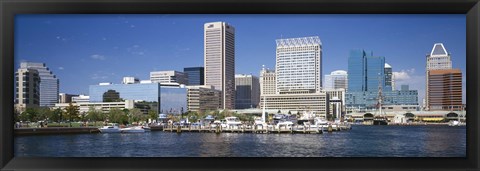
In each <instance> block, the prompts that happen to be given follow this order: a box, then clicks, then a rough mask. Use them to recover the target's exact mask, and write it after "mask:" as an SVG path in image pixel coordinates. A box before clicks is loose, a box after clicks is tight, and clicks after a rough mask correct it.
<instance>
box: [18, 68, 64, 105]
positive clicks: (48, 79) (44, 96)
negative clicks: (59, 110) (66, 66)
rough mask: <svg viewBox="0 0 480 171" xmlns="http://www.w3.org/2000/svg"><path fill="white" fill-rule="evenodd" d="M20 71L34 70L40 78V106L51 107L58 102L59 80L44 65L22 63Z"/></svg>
mask: <svg viewBox="0 0 480 171" xmlns="http://www.w3.org/2000/svg"><path fill="white" fill-rule="evenodd" d="M20 68H22V69H35V70H37V71H38V75H39V76H40V106H42V107H43V106H48V107H53V106H55V103H57V102H58V94H59V84H60V82H59V80H58V78H57V76H55V75H54V74H53V73H52V71H50V69H49V68H48V67H47V66H46V65H45V63H35V62H22V63H20Z"/></svg>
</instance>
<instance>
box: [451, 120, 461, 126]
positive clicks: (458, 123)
mask: <svg viewBox="0 0 480 171" xmlns="http://www.w3.org/2000/svg"><path fill="white" fill-rule="evenodd" d="M448 126H460V122H459V121H450V122H448Z"/></svg>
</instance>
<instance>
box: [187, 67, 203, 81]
mask: <svg viewBox="0 0 480 171" xmlns="http://www.w3.org/2000/svg"><path fill="white" fill-rule="evenodd" d="M204 72H205V70H204V68H203V67H188V68H184V69H183V73H185V75H187V79H188V81H187V85H204V84H205V81H204V77H205V75H204Z"/></svg>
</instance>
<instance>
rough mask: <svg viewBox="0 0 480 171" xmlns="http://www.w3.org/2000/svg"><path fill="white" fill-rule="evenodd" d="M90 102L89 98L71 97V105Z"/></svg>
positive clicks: (81, 95) (81, 96) (82, 96)
mask: <svg viewBox="0 0 480 171" xmlns="http://www.w3.org/2000/svg"><path fill="white" fill-rule="evenodd" d="M87 102H90V96H86V95H83V94H80V95H78V96H73V97H72V103H87Z"/></svg>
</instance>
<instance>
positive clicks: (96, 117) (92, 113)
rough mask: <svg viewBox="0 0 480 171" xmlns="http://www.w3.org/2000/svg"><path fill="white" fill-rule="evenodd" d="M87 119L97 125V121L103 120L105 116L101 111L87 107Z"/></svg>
mask: <svg viewBox="0 0 480 171" xmlns="http://www.w3.org/2000/svg"><path fill="white" fill-rule="evenodd" d="M87 119H88V120H90V121H93V122H94V125H95V126H97V121H104V119H105V117H104V114H103V112H102V111H100V110H97V109H95V108H94V107H90V108H88V112H87Z"/></svg>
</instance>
